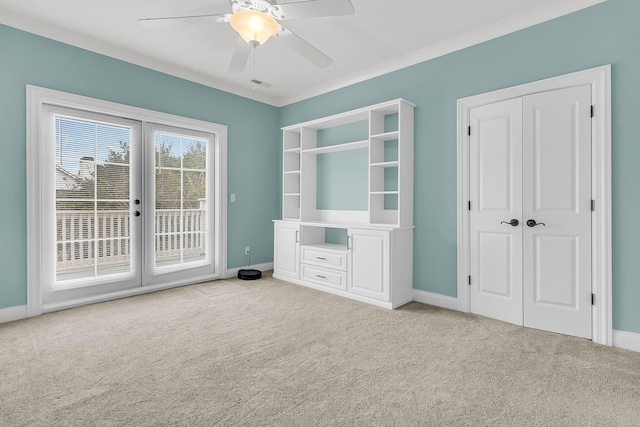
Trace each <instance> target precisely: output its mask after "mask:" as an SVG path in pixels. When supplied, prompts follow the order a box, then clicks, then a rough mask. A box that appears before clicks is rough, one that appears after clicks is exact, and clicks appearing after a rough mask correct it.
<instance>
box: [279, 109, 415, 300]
mask: <svg viewBox="0 0 640 427" xmlns="http://www.w3.org/2000/svg"><path fill="white" fill-rule="evenodd" d="M414 108H415V105H413V104H411V103H410V102H408V101H406V100H403V99H397V100H394V101H389V102H384V103H381V104H377V105H373V106H370V107H366V108H360V109H357V110H353V111H349V112H346V113H341V114H336V115H334V116H330V117H325V118H322V119H318V120H312V121H309V122H305V123H299V124H296V125H292V126H287V127H284V128H282V131H283V143H282V156H283V158H282V166H283V170H282V220H276V221H274V224H275V235H274V239H275V250H274V274H273V275H274V277H276V278H278V279H282V280H287V281H290V282H293V283H296V284H300V285H304V286H308V287H311V288H315V289H319V290H323V291H326V292H330V293H334V294H337V295H341V296H345V297H348V298H352V299H356V300H359V301H363V302H367V303H371V304H375V305H377V306H381V307H385V308H396V307H399V306H401V305H403V304H406V303H407V302H409V301H411V300H412V299H413V291H412V287H413V127H414V123H413V120H414V119H413V117H414ZM358 128H360V129H364V131H363V132H361V133H360V135H358V132H357V130H358ZM354 130H355V132H354ZM352 134H354V135H355V138H356V140H351V139H349V138H350V137H352ZM340 156H342V157H343V158H344V159H347V160H348V161H351V159H352V158H353V159H356V160H357V159H359V158H362V159H363V162H362V164H360V162H358V164H355V163H354V164H353V166H351V165H350V166H349V167H347V168H344V167H343V169H348V170H342V171H338V173H336V171H335V166H334V169H330V168H326V167H325V166H324V165H325V164H334V165H341V164H342V165H345V164H347V163H345V162H344V161H342V163H340V162H341V160H340ZM344 156H351V157H344ZM331 162H333V163H331ZM351 169H352V170H351ZM332 170H333V172H331V171H332ZM363 171H367V172H364V173H361V172H363ZM353 173H359V174H360V175H364V174H368V176H366V177H364V176H354V175H353ZM350 174H351V175H350ZM331 179H333V184H331V183H330V181H331ZM336 179H337V180H338V183H337V185H336V182H335V181H336ZM359 183H362V185H360V184H359ZM365 193H366V194H365ZM335 196H342V201H341V200H340V197H335ZM324 199H328V200H329V202H324V201H323V200H324ZM357 200H364V202H363V203H362V206H359V207H358V208H355V209H354V208H352V207H351V202H352V201H357ZM336 203H337V204H340V203H343V204H344V205H346V206H347V208H341V207H340V206H338V207H336V206H335V205H336ZM319 205H320V206H319ZM325 205H328V206H329V207H327V206H325Z"/></svg>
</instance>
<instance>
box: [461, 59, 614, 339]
mask: <svg viewBox="0 0 640 427" xmlns="http://www.w3.org/2000/svg"><path fill="white" fill-rule="evenodd" d="M580 85H591V87H592V90H591V94H592V99H591V101H592V105H593V106H594V108H595V116H594V119H593V120H592V129H591V131H592V147H593V148H592V169H591V170H592V172H591V174H592V197H593V198H594V200H595V205H596V209H595V212H594V213H593V222H592V236H593V240H592V242H593V243H592V292H593V293H594V294H595V296H596V304H595V305H594V306H592V340H593V342H596V343H599V344H604V345H608V346H611V345H612V343H613V322H612V273H611V65H604V66H601V67H596V68H591V69H588V70H584V71H578V72H575V73H571V74H566V75H563V76H559V77H553V78H550V79H546V80H541V81H537V82H533V83H527V84H523V85H520V86H514V87H511V88H507V89H502V90H498V91H495V92H489V93H485V94H480V95H476V96H471V97H468V98H463V99H459V100H458V123H457V128H458V138H457V140H458V141H457V144H458V309H459V310H460V311H463V312H469V311H470V309H471V307H470V289H469V285H468V283H467V276H468V275H469V271H470V270H469V266H470V247H469V238H470V236H469V211H468V208H467V205H468V200H470V199H469V186H470V183H469V136H468V132H467V127H468V126H469V112H470V110H471V109H472V108H475V107H479V106H482V105H486V104H492V103H495V102H500V101H504V100H507V99H512V98H517V97H522V96H526V95H530V94H533V93H538V92H545V91H550V90H556V89H562V88H566V87H572V86H580Z"/></svg>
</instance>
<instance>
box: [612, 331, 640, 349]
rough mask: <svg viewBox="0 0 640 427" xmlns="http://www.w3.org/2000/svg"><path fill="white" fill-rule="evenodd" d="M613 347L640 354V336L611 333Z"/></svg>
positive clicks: (622, 332)
mask: <svg viewBox="0 0 640 427" xmlns="http://www.w3.org/2000/svg"><path fill="white" fill-rule="evenodd" d="M613 346H614V347H620V348H624V349H627V350H632V351H638V352H640V334H636V333H634V332H626V331H613Z"/></svg>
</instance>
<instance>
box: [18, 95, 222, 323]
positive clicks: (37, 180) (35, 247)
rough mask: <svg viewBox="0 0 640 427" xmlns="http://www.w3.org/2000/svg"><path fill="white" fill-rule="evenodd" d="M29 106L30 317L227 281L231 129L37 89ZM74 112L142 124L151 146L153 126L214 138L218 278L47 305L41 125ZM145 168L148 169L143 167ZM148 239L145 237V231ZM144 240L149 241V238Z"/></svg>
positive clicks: (215, 274) (181, 280) (191, 279)
mask: <svg viewBox="0 0 640 427" xmlns="http://www.w3.org/2000/svg"><path fill="white" fill-rule="evenodd" d="M26 100H27V128H26V131H27V132H26V150H27V317H33V316H37V315H40V314H42V313H46V312H50V311H56V310H60V309H64V308H71V307H74V306H79V305H84V304H90V303H96V302H101V301H107V300H111V299H116V298H122V297H126V296H131V295H137V294H143V293H147V292H154V291H158V290H162V289H168V288H172V287H176V286H182V285H186V284H190V283H197V282H201V281H206V280H215V279H220V278H224V277H226V274H227V272H226V269H227V202H226V201H227V127H226V126H224V125H220V124H215V123H211V122H206V121H202V120H196V119H190V118H186V117H180V116H175V115H172V114H167V113H161V112H157V111H152V110H147V109H143V108H138V107H132V106H128V105H123V104H118V103H114V102H110V101H103V100H100V99H95V98H89V97H86V96H81V95H74V94H70V93H66V92H60V91H57V90H53V89H47V88H42V87H37V86H31V85H27V86H26ZM47 105H54V106H58V107H65V108H72V109H76V110H83V111H87V112H92V113H97V114H104V115H108V116H115V117H123V118H126V119H130V120H135V121H139V122H141V124H142V133H143V134H142V141H143V142H144V141H145V135H144V132H145V125H146V124H148V123H156V124H157V123H161V124H163V125H166V126H170V127H174V128H182V129H189V130H193V131H197V132H202V133H207V134H213V135H214V138H215V143H214V144H212V145H213V146H214V147H215V148H214V150H215V151H214V152H213V153H211V154H212V155H213V158H214V162H215V164H214V165H213V167H214V169H213V170H214V172H213V173H214V174H215V178H214V183H215V188H214V189H213V190H214V191H213V194H214V196H213V200H212V202H213V205H214V216H215V218H216V221H215V223H214V229H213V230H212V232H213V235H214V236H216V237H215V241H214V242H212V244H213V245H214V250H215V252H214V260H213V263H214V270H215V271H214V272H213V274H207V275H204V276H198V277H189V278H188V279H184V278H176V279H175V280H169V281H165V282H163V283H161V284H151V285H147V286H140V287H136V288H132V289H126V290H122V291H117V292H112V293H108V294H102V295H97V296H92V297H87V298H82V299H78V300H74V301H71V302H65V303H60V304H47V305H45V304H43V298H42V296H43V287H44V286H48V285H49V284H46V283H44V280H45V275H44V274H43V265H46V264H47V261H46V260H45V259H43V258H44V256H43V249H42V247H43V246H42V245H43V243H44V242H45V241H46V239H45V238H44V236H43V233H44V232H45V230H46V227H44V226H43V218H44V209H45V203H44V202H43V193H42V182H43V180H44V179H47V177H45V176H43V172H42V171H43V168H42V165H43V162H45V160H46V159H47V158H48V156H47V155H46V153H45V150H47V149H48V147H46V146H45V144H43V143H42V141H43V135H42V126H41V122H42V120H43V118H44V115H45V114H46V106H47ZM143 168H144V166H143ZM143 233H144V231H143ZM143 240H144V237H143Z"/></svg>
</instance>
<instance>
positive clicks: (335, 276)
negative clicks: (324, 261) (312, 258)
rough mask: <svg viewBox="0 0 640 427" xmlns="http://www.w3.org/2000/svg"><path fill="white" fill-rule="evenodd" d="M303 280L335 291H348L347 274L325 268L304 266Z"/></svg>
mask: <svg viewBox="0 0 640 427" xmlns="http://www.w3.org/2000/svg"><path fill="white" fill-rule="evenodd" d="M301 278H302V280H307V281H309V282H313V283H317V284H319V285H324V286H328V287H330V288H334V289H341V290H343V291H344V290H346V289H347V273H346V272H341V271H335V270H328V269H325V268H319V267H314V266H311V265H306V264H303V265H302V277H301Z"/></svg>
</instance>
